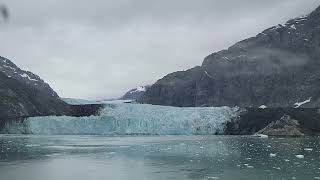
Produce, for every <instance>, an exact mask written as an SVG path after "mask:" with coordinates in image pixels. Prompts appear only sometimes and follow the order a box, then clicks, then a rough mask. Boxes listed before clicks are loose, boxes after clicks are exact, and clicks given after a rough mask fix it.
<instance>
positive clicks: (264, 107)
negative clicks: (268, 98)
mask: <svg viewBox="0 0 320 180" xmlns="http://www.w3.org/2000/svg"><path fill="white" fill-rule="evenodd" d="M259 108H260V109H266V108H267V106H266V105H261V106H260V107H259Z"/></svg>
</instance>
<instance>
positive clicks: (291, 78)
mask: <svg viewBox="0 0 320 180" xmlns="http://www.w3.org/2000/svg"><path fill="white" fill-rule="evenodd" d="M319 69H320V7H319V8H317V9H316V10H315V11H313V12H312V13H311V14H309V15H308V16H305V17H299V18H295V19H291V20H289V21H287V23H285V24H284V25H277V26H274V27H271V28H269V29H266V30H265V31H263V32H261V33H259V34H258V35H257V36H255V37H252V38H249V39H246V40H243V41H241V42H238V43H236V44H235V45H233V46H231V47H230V48H228V49H227V50H223V51H219V52H216V53H213V54H211V55H209V56H208V57H206V58H205V60H204V61H203V64H202V65H201V66H198V67H195V68H192V69H189V70H187V71H181V72H175V73H172V74H169V75H167V76H165V77H164V78H162V79H160V80H158V81H157V82H156V83H155V84H154V85H153V86H152V87H151V88H149V89H148V90H147V91H146V93H145V95H144V97H143V99H142V100H141V102H143V103H150V104H157V105H169V106H231V107H232V106H239V107H256V108H259V107H261V108H275V107H296V108H297V107H317V106H319V105H320V90H319V87H320V71H319Z"/></svg>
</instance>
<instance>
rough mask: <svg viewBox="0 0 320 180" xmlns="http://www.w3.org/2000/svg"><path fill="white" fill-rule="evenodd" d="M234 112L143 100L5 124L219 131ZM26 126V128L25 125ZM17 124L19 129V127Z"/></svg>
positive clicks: (101, 131)
mask: <svg viewBox="0 0 320 180" xmlns="http://www.w3.org/2000/svg"><path fill="white" fill-rule="evenodd" d="M237 116H238V108H228V107H219V108H217V107H206V108H178V107H166V106H153V105H146V104H108V105H106V108H105V109H104V110H103V112H101V115H100V116H91V117H80V118H78V117H67V116H63V117H56V116H51V117H35V118H28V119H27V120H26V121H25V122H24V123H22V124H18V125H17V124H14V125H12V124H11V125H8V127H7V128H6V129H7V130H8V131H10V127H12V128H11V129H12V131H16V132H18V131H17V129H19V128H17V127H21V128H22V130H20V131H26V132H27V133H33V134H49V135H50V134H93V135H135V134H140V135H193V134H205V135H207V134H219V133H222V132H223V129H224V124H225V123H226V122H227V121H229V120H230V119H231V118H234V117H237ZM26 127H27V128H26ZM21 128H20V129H21Z"/></svg>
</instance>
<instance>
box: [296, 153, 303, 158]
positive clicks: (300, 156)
mask: <svg viewBox="0 0 320 180" xmlns="http://www.w3.org/2000/svg"><path fill="white" fill-rule="evenodd" d="M296 158H299V159H303V158H304V155H301V154H299V155H296Z"/></svg>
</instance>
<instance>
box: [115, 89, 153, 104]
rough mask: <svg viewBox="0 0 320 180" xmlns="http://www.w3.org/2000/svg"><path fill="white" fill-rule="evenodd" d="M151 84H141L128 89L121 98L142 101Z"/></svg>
mask: <svg viewBox="0 0 320 180" xmlns="http://www.w3.org/2000/svg"><path fill="white" fill-rule="evenodd" d="M149 88H150V86H140V87H137V88H134V89H131V90H130V91H128V92H127V93H126V94H125V95H123V96H122V97H121V98H120V100H135V101H140V100H141V98H142V96H143V95H144V93H145V92H146V90H147V89H149Z"/></svg>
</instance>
